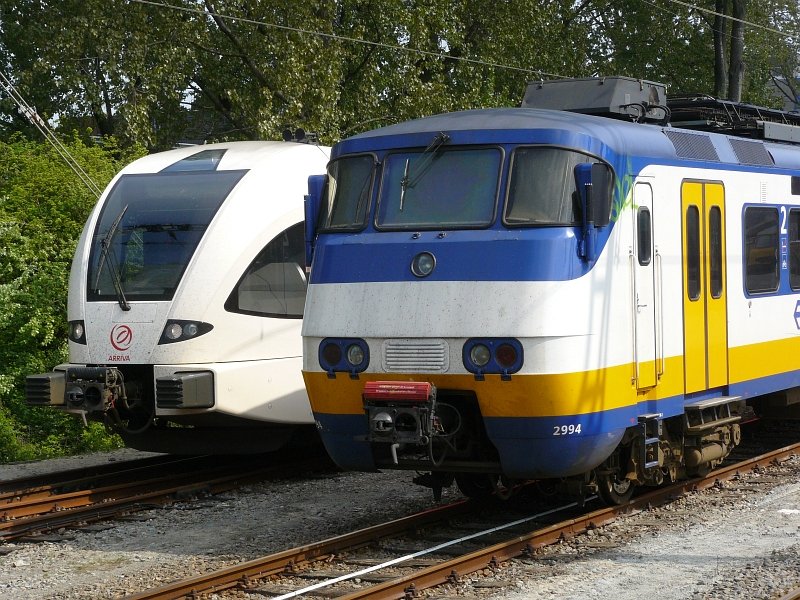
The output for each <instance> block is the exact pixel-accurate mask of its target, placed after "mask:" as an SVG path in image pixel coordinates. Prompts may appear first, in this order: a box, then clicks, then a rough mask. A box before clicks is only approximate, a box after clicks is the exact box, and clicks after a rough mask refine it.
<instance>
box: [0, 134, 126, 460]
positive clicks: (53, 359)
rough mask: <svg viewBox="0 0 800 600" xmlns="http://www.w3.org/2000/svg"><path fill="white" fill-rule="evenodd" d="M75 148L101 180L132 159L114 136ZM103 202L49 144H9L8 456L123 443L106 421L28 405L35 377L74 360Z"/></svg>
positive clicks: (3, 431)
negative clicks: (74, 317)
mask: <svg viewBox="0 0 800 600" xmlns="http://www.w3.org/2000/svg"><path fill="white" fill-rule="evenodd" d="M66 147H67V149H68V150H69V152H70V154H71V155H72V156H73V157H75V159H76V160H77V161H78V162H79V163H80V164H81V166H82V167H83V169H84V170H85V171H86V172H87V173H88V174H89V175H90V176H91V177H92V178H93V179H94V180H95V181H96V182H97V184H98V185H99V186H100V187H102V186H103V185H105V184H106V183H107V182H108V181H109V180H110V179H111V177H112V176H113V175H114V173H115V172H116V171H117V170H118V169H119V167H120V165H121V164H122V163H124V162H127V161H128V160H129V159H130V156H129V155H122V156H120V154H119V151H118V148H116V147H114V145H113V143H112V141H110V140H109V142H108V143H107V144H106V147H105V148H99V147H90V146H87V145H85V144H84V143H83V142H81V141H79V140H77V139H73V140H72V141H71V142H70V143H68V144H67V146H66ZM96 200H97V198H95V197H94V196H93V195H92V194H91V193H90V192H89V191H88V190H87V189H86V188H85V187H84V186H83V185H82V184H81V182H80V181H79V180H78V178H77V177H76V176H75V174H74V173H72V172H71V171H70V169H69V167H68V166H66V165H65V164H64V162H63V160H62V159H61V157H60V156H59V155H58V154H57V153H56V152H55V151H54V150H53V149H52V148H51V147H50V146H49V145H45V144H44V143H40V142H30V141H27V140H25V139H24V138H22V137H19V136H15V137H13V138H12V139H10V140H9V141H7V142H0V365H2V370H0V462H4V461H9V460H22V459H29V458H40V457H46V456H52V455H58V454H63V453H74V452H76V451H79V450H86V449H93V448H97V447H98V446H99V447H103V446H104V445H107V444H109V443H112V444H113V443H114V442H113V440H110V438H107V436H105V434H104V432H103V431H102V428H100V430H98V428H97V427H96V426H94V427H89V428H86V429H84V428H82V427H81V426H80V425H79V424H78V422H76V421H75V420H73V419H72V418H71V417H69V416H67V415H63V414H61V413H57V412H56V411H51V410H41V409H36V408H30V407H27V406H26V405H25V402H24V394H23V388H24V378H25V376H26V375H29V374H32V373H41V372H46V371H50V370H51V369H52V368H53V366H54V365H56V364H58V363H61V362H64V361H65V359H66V358H67V344H66V339H67V330H66V327H67V324H66V298H67V278H68V275H69V268H70V264H71V262H72V255H73V253H74V250H75V244H76V241H77V239H78V237H79V235H80V232H81V229H82V228H83V224H84V221H85V220H86V218H87V217H88V215H89V212H90V211H91V209H92V206H93V205H94V203H95V202H96Z"/></svg>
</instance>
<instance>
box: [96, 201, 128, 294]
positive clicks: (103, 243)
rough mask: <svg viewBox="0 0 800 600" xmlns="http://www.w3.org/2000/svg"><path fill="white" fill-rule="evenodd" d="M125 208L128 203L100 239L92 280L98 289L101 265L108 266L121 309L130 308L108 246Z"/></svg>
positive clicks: (126, 208) (101, 272)
mask: <svg viewBox="0 0 800 600" xmlns="http://www.w3.org/2000/svg"><path fill="white" fill-rule="evenodd" d="M127 210H128V205H127V204H126V205H125V207H124V208H123V209H122V210H121V211H120V213H119V214H118V215H117V218H116V219H114V222H113V223H111V227H109V228H108V231H107V232H106V235H105V236H104V237H103V239H102V240H100V260H99V261H98V265H97V277H96V278H95V280H94V289H96V290H99V289H100V288H99V287H98V286H99V285H100V275H102V274H103V265H104V264H105V265H106V266H107V267H108V272H109V274H110V275H111V282H112V283H113V284H114V291H115V292H116V293H117V302H118V303H119V307H120V308H121V309H122V310H130V309H131V305H130V304H128V301H127V300H126V299H125V292H124V291H123V289H122V277H121V276H120V272H119V267H117V264H116V263H115V262H114V257H113V254H112V253H110V252H109V248H111V242H112V241H113V240H114V236H115V235H116V234H117V229H118V228H119V224H120V221H122V217H124V216H125V212H126V211H127Z"/></svg>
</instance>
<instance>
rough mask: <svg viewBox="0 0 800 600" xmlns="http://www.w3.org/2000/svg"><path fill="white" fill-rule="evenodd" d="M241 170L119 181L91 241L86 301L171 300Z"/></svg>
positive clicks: (238, 177) (168, 174)
mask: <svg viewBox="0 0 800 600" xmlns="http://www.w3.org/2000/svg"><path fill="white" fill-rule="evenodd" d="M245 172H246V171H207V172H197V171H195V172H177V173H170V172H167V173H156V174H142V175H124V176H122V177H121V178H120V179H119V181H118V182H117V184H116V185H115V186H114V189H113V190H112V191H111V193H110V194H109V196H108V198H107V199H106V203H105V206H104V207H103V210H102V212H101V214H100V219H99V222H98V224H97V227H96V228H95V231H94V235H93V236H92V249H91V254H90V256H89V273H88V281H87V298H88V300H89V301H103V300H119V299H120V291H121V292H122V293H123V294H124V297H125V298H126V299H127V300H171V299H172V297H173V295H174V293H175V289H176V288H177V287H178V283H179V282H180V280H181V277H182V275H183V272H184V271H185V270H186V266H187V265H188V264H189V260H190V259H191V257H192V255H193V254H194V252H195V250H196V249H197V245H198V244H199V243H200V240H201V239H202V237H203V234H204V233H205V231H206V229H207V228H208V225H209V223H211V220H212V219H213V218H214V215H215V214H216V212H217V210H219V207H220V206H221V205H222V203H223V202H224V201H225V198H227V197H228V195H229V194H230V193H231V191H232V190H233V188H234V187H235V186H236V184H237V183H238V182H239V180H240V179H241V178H242V177H243V176H244V174H245Z"/></svg>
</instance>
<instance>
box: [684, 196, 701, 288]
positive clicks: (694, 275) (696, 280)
mask: <svg viewBox="0 0 800 600" xmlns="http://www.w3.org/2000/svg"><path fill="white" fill-rule="evenodd" d="M701 278H702V271H701V270H700V211H698V209H697V207H696V206H690V207H688V208H687V209H686V294H687V295H688V296H689V300H692V301H695V300H699V299H700V289H701V286H700V283H701Z"/></svg>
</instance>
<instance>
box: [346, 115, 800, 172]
mask: <svg viewBox="0 0 800 600" xmlns="http://www.w3.org/2000/svg"><path fill="white" fill-rule="evenodd" d="M442 131H443V132H445V133H447V134H448V135H449V136H450V137H451V141H450V143H451V144H476V143H487V144H495V143H550V144H555V145H562V146H565V147H575V148H581V149H584V150H587V151H590V152H593V153H595V154H597V155H599V156H608V155H609V154H614V155H617V156H626V155H627V156H634V157H637V158H651V159H654V160H656V161H659V162H661V161H665V162H674V161H687V160H688V161H701V162H706V163H716V164H731V165H749V166H759V167H778V168H790V169H800V147H798V146H796V145H792V144H782V143H775V142H764V141H762V140H755V139H746V138H742V137H735V136H730V135H723V134H718V133H708V132H699V131H695V130H690V129H683V128H679V127H671V126H668V125H667V126H663V125H654V124H647V123H633V122H630V121H625V120H621V119H614V118H608V117H602V116H594V115H587V114H581V113H575V112H565V111H557V110H548V109H539V108H493V109H479V110H467V111H459V112H452V113H444V114H439V115H433V116H430V117H424V118H421V119H415V120H411V121H406V122H404V123H399V124H396V125H389V126H387V127H382V128H380V129H375V130H372V131H368V132H365V133H362V134H359V135H356V136H353V137H351V138H348V139H346V140H344V141H342V142H340V143H339V144H338V145H337V146H336V147H335V148H334V150H333V155H332V157H333V158H335V157H337V156H339V155H341V154H345V153H353V152H369V151H375V150H384V149H388V148H410V147H419V146H423V147H424V146H427V145H428V143H429V142H430V141H431V135H432V134H436V133H439V132H442Z"/></svg>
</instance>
